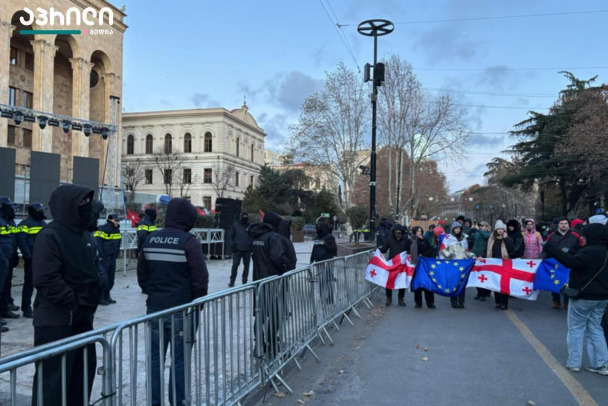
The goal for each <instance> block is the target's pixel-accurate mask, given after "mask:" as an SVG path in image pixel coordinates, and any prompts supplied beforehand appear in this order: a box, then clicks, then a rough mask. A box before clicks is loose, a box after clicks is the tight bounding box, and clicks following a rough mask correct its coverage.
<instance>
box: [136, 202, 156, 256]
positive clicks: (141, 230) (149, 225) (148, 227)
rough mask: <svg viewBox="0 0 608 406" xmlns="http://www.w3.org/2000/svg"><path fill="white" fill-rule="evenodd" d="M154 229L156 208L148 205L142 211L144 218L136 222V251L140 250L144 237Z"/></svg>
mask: <svg viewBox="0 0 608 406" xmlns="http://www.w3.org/2000/svg"><path fill="white" fill-rule="evenodd" d="M155 231H156V209H155V208H154V207H149V208H147V209H146V210H145V211H144V218H142V219H141V220H140V221H139V223H137V251H138V252H139V251H141V247H142V246H143V245H144V241H146V237H148V235H150V233H153V232H155Z"/></svg>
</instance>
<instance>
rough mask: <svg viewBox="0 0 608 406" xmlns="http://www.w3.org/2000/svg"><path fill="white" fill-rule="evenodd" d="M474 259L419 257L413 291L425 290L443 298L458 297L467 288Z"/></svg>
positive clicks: (413, 280)
mask: <svg viewBox="0 0 608 406" xmlns="http://www.w3.org/2000/svg"><path fill="white" fill-rule="evenodd" d="M473 265H475V260H474V259H437V258H425V257H419V261H418V266H417V267H416V272H415V273H414V279H412V290H415V289H418V288H424V289H426V290H429V291H431V292H434V293H437V294H438V295H442V296H458V295H459V294H460V293H462V290H463V289H465V288H466V287H467V281H468V280H469V273H471V269H473Z"/></svg>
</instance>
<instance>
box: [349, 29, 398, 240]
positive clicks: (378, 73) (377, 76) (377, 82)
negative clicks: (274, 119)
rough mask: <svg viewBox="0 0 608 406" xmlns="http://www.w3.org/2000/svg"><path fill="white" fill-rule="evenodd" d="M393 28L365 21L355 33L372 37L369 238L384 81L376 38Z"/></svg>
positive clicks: (373, 225) (372, 227)
mask: <svg viewBox="0 0 608 406" xmlns="http://www.w3.org/2000/svg"><path fill="white" fill-rule="evenodd" d="M394 29H395V27H394V26H393V23H392V22H390V21H388V20H381V19H375V20H366V21H363V22H362V23H360V24H359V27H358V28H357V31H358V32H359V34H361V35H365V36H368V37H374V65H373V68H374V78H373V81H372V89H373V90H372V95H371V99H372V151H371V157H370V158H371V159H370V161H371V162H370V176H369V228H370V236H371V238H374V236H375V235H376V102H377V99H378V86H381V84H382V82H383V81H384V64H378V37H379V36H382V35H387V34H390V33H391V32H393V30H394ZM369 69H370V66H369V64H365V72H364V75H365V81H368V80H369Z"/></svg>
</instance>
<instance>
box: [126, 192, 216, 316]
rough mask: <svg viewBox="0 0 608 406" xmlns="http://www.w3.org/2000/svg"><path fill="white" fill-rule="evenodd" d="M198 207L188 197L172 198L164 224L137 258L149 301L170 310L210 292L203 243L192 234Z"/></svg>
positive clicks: (142, 285)
mask: <svg viewBox="0 0 608 406" xmlns="http://www.w3.org/2000/svg"><path fill="white" fill-rule="evenodd" d="M196 216H197V212H196V207H194V206H193V205H192V203H190V202H189V201H188V200H186V199H182V198H174V199H171V201H169V205H168V206H167V214H166V217H165V227H164V228H163V229H162V230H159V231H156V232H154V233H152V234H150V235H149V236H148V237H147V238H146V241H144V244H143V246H142V251H141V253H142V255H140V256H139V257H138V260H137V281H138V283H139V286H140V287H141V289H142V291H143V292H144V293H147V294H148V300H147V302H146V304H147V305H148V307H152V308H155V309H167V308H170V307H174V306H179V305H181V304H186V303H189V302H191V301H192V300H194V299H197V298H199V297H203V296H205V295H207V289H208V286H209V272H208V271H207V265H206V264H205V257H204V255H203V250H202V246H201V243H200V242H199V241H198V240H197V239H196V238H195V237H194V236H193V235H192V234H190V233H189V231H190V230H191V229H192V227H194V222H195V221H196Z"/></svg>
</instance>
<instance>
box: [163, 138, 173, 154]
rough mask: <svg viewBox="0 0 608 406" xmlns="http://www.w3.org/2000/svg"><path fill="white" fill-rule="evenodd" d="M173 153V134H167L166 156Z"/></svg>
mask: <svg viewBox="0 0 608 406" xmlns="http://www.w3.org/2000/svg"><path fill="white" fill-rule="evenodd" d="M171 152H173V137H171V134H165V154H170V153H171Z"/></svg>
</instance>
